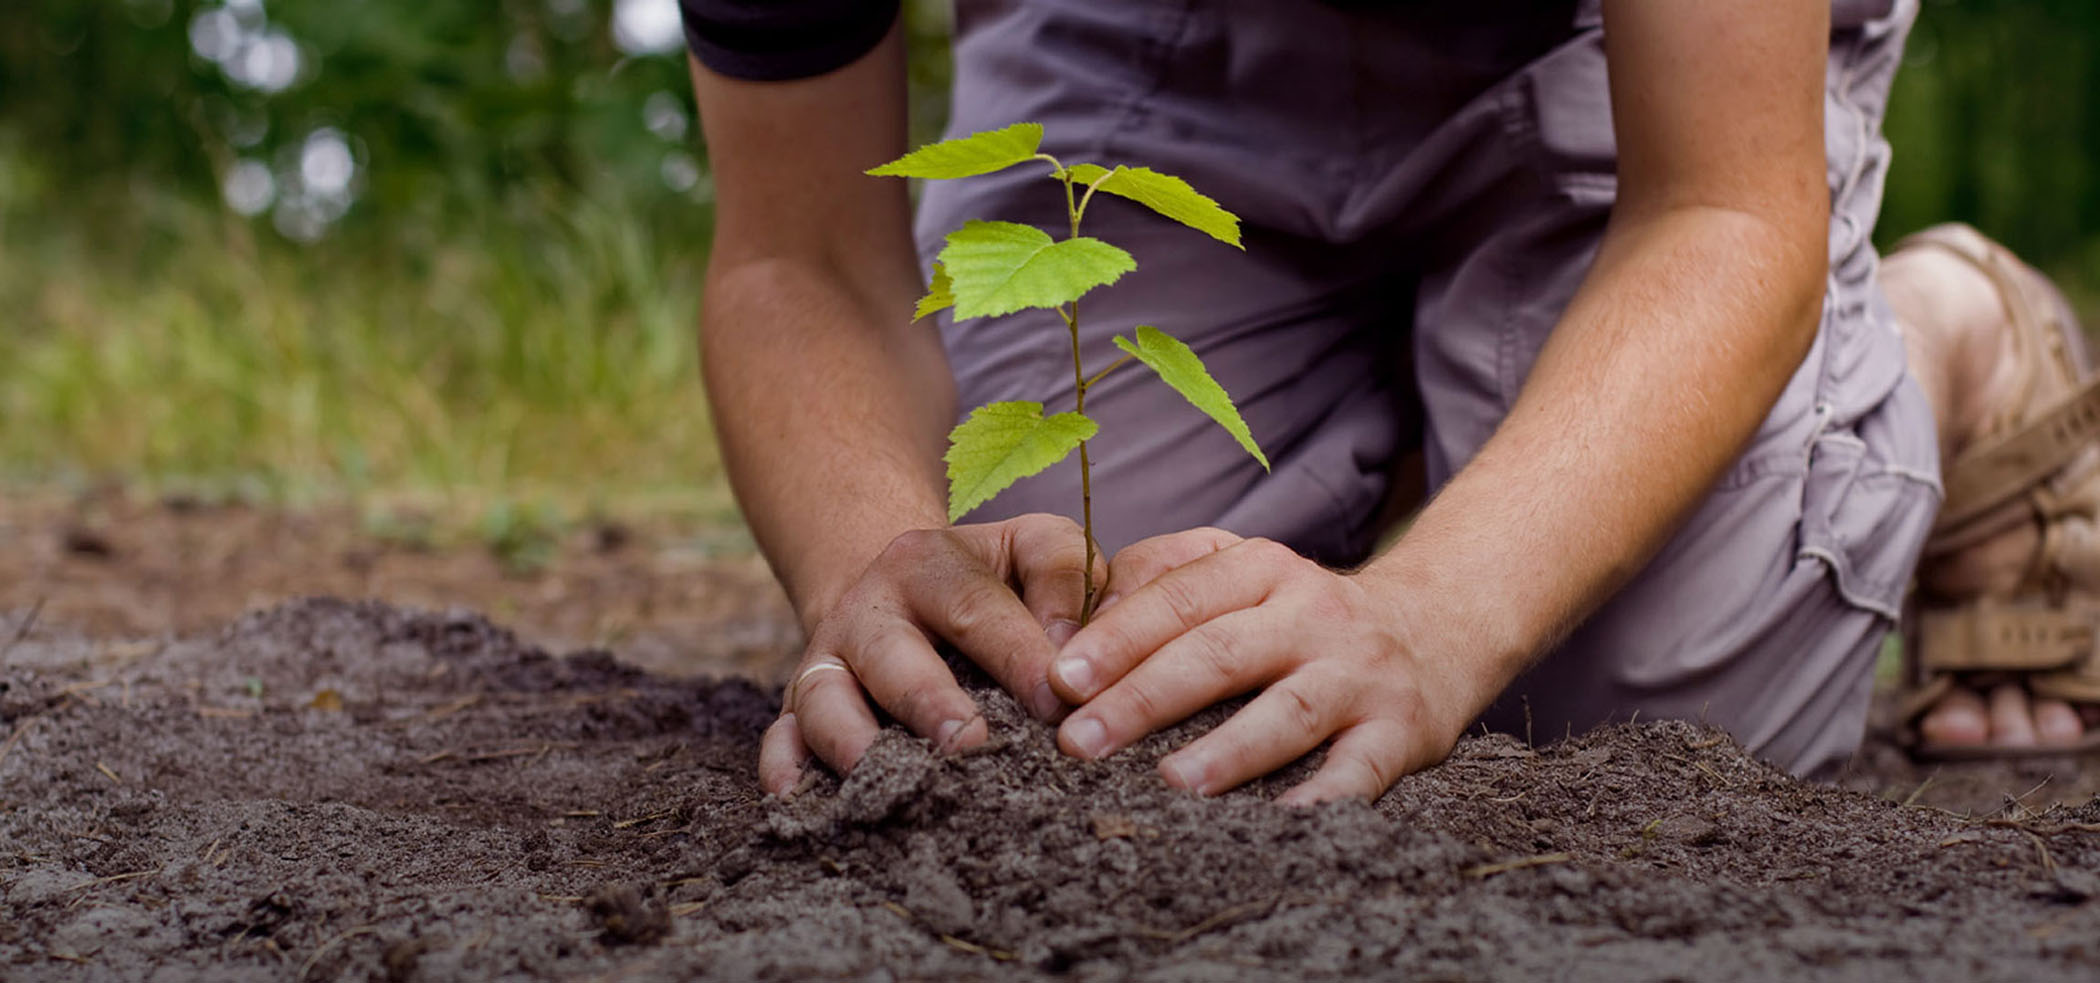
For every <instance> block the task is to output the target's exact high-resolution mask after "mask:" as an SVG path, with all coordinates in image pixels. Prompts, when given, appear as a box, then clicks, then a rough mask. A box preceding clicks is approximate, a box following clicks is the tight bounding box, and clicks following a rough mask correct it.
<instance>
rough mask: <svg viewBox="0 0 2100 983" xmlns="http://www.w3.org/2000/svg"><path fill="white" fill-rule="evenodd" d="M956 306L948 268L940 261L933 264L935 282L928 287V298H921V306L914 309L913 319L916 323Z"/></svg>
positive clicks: (912, 312)
mask: <svg viewBox="0 0 2100 983" xmlns="http://www.w3.org/2000/svg"><path fill="white" fill-rule="evenodd" d="M953 306H955V294H954V293H952V292H951V291H950V288H949V284H948V268H947V267H945V266H942V265H941V264H940V262H939V261H935V263H934V264H933V282H932V283H930V284H927V286H926V296H924V297H921V298H919V306H917V307H914V308H912V311H911V319H912V320H914V321H916V320H918V319H920V318H922V317H925V316H926V315H928V314H931V313H933V312H935V311H938V310H942V309H945V308H949V307H953Z"/></svg>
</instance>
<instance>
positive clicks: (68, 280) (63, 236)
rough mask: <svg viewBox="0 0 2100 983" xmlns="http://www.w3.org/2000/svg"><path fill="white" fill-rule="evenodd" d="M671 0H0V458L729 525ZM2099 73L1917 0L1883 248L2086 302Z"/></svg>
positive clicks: (1975, 8)
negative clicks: (2012, 275) (712, 410)
mask: <svg viewBox="0 0 2100 983" xmlns="http://www.w3.org/2000/svg"><path fill="white" fill-rule="evenodd" d="M668 3H669V0H510V2H506V3H503V4H486V3H476V2H473V0H361V2H360V3H358V4H350V5H345V4H317V3H313V2H310V0H276V2H274V3H272V4H270V5H268V6H265V3H264V0H232V2H222V0H15V2H12V3H9V4H6V5H0V482H5V483H6V484H8V485H10V486H13V487H17V488H36V489H57V490H70V489H80V488H85V487H89V486H103V485H108V484H112V483H119V484H122V485H124V486H125V487H127V488H130V489H133V490H137V491H140V492H142V493H146V494H160V493H169V492H175V493H182V494H185V495H189V496H195V497H204V498H212V497H219V496H238V497H240V498H244V499H248V500H254V501H262V502H284V503H291V504H303V503H317V502H340V501H346V500H347V501H349V502H352V503H355V504H359V505H373V506H382V507H383V506H391V505H392V504H394V503H401V502H409V503H414V504H416V505H417V506H418V507H421V508H427V509H435V510H438V511H441V512H448V513H454V514H459V515H462V516H465V517H469V518H471V517H475V516H480V515H483V514H487V513H489V512H491V510H496V511H500V510H505V509H510V508H512V507H514V506H516V505H517V504H518V503H530V504H531V505H532V506H533V507H534V508H538V509H543V510H549V511H551V512H554V513H557V514H582V513H586V512H592V513H601V514H602V513H614V514H621V513H635V512H646V513H650V514H658V515H661V514H666V513H670V514H679V515H686V514H690V515H693V516H696V517H699V518H703V519H725V520H726V519H728V518H730V517H731V516H733V510H732V507H731V504H730V502H729V498H728V495H727V493H726V491H725V490H724V484H723V480H722V475H721V469H720V464H719V461H718V459H717V457H716V454H715V451H714V448H713V443H712V439H711V437H710V433H709V427H708V419H707V410H706V404H705V399H704V396H703V394H702V393H701V391H700V388H699V382H698V378H699V377H698V366H697V356H696V352H695V344H694V338H693V331H692V325H693V323H694V319H695V313H696V310H697V306H698V303H699V281H700V271H701V268H702V264H703V262H704V258H705V257H704V250H705V243H706V241H707V235H708V223H709V208H708V206H709V202H710V192H709V186H708V182H707V175H706V162H705V154H704V151H703V150H702V148H700V147H699V146H698V141H697V137H696V133H695V130H696V127H694V126H693V125H692V119H691V106H690V95H689V93H688V92H687V91H686V87H685V82H684V76H683V62H682V57H681V55H680V54H679V53H678V51H677V49H676V41H675V35H665V34H664V31H665V30H666V28H665V27H664V24H663V22H662V17H663V12H664V10H665V9H666V7H665V6H664V5H665V4H668ZM650 18H654V20H651V19H650ZM910 18H911V19H910V23H911V26H912V32H913V40H914V51H915V60H914V81H915V89H914V92H915V95H914V100H915V101H914V109H915V114H916V117H917V119H916V128H917V129H918V130H919V132H920V134H921V135H922V136H923V135H926V134H929V133H931V132H933V131H934V130H935V129H936V128H937V127H938V124H939V122H940V116H941V113H942V106H943V91H944V88H943V87H944V85H945V80H946V61H945V57H946V52H945V47H944V43H943V41H942V34H943V31H944V29H945V23H946V13H945V10H944V9H943V7H942V5H940V4H938V3H933V2H919V3H914V4H913V6H912V8H911V12H910ZM637 24H639V25H642V27H636V26H635V25H637ZM644 28H646V29H647V30H651V31H654V32H655V35H654V36H653V37H652V38H643V39H641V40H639V41H638V40H637V39H636V37H635V36H634V35H635V32H636V31H638V30H643V29H644ZM670 30H672V31H675V23H674V24H673V25H672V26H671V28H670ZM666 36H670V37H672V38H673V40H672V41H671V42H670V43H669V44H668V45H667V44H666V43H665V41H664V38H665V37H666ZM645 42H646V43H645ZM286 52H290V53H291V54H286ZM287 58H289V59H291V61H292V62H293V63H295V64H293V67H290V68H287V67H286V65H287V63H286V59H287ZM2096 65H2100V10H2096V9H2095V8H2094V7H2092V6H2091V5H2088V4H2082V3H2073V2H2069V0H2043V2H2015V0H1961V2H1952V3H1950V2H1931V3H1928V4H1927V7H1926V12H1925V16H1924V21H1923V22H1922V24H1921V26H1920V28H1919V32H1918V35H1917V37H1916V40H1915V42H1914V44H1913V47H1912V52H1911V56H1910V58H1909V63H1908V64H1907V65H1906V67H1905V69H1904V72H1903V75H1902V77H1901V80H1900V82H1899V85H1898V92H1897V94H1896V98H1895V108H1894V110H1893V112H1892V116H1891V119H1890V122H1889V133H1890V135H1891V138H1892V140H1893V141H1894V142H1895V144H1896V147H1897V159H1896V165H1895V170H1894V173H1893V174H1892V175H1891V178H1890V183H1889V196H1888V208H1887V211H1886V213H1885V217H1884V220H1883V223H1882V236H1881V238H1882V240H1883V241H1884V242H1886V241H1889V240H1891V239H1892V238H1893V237H1894V236H1896V235H1898V234H1900V233H1902V232H1905V231H1908V230H1911V229H1914V228H1917V227H1920V226H1922V225H1926V224H1931V223H1932V222H1936V221H1942V220H1946V219H1952V218H1960V219H1966V220H1968V221H1972V222H1975V223H1976V224H1978V225H1979V226H1982V227H1983V228H1985V229H1986V230H1987V231H1990V232H1992V233H1993V234H1995V235H1998V236H2000V237H2001V238H2004V239H2006V240H2007V241H2008V242H2010V243H2011V244H2013V245H2014V246H2015V247H2016V248H2017V249H2019V250H2021V251H2022V252H2023V253H2024V254H2026V255H2028V256H2030V257H2031V258H2033V259H2034V260H2035V261H2036V262H2037V263H2038V265H2040V266H2042V267H2043V268H2044V269H2046V270H2048V271H2050V272H2051V273H2053V274H2054V275H2056V276H2057V277H2058V278H2059V279H2060V280H2062V281H2063V282H2064V283H2065V284H2066V286H2067V288H2068V289H2069V290H2070V292H2071V293H2072V294H2073V295H2074V297H2076V298H2077V299H2078V300H2079V302H2080V303H2081V304H2082V305H2084V307H2085V309H2086V310H2087V311H2088V312H2093V313H2100V167H2096V165H2095V163H2094V162H2095V161H2100V68H2096V67H2095V66H2096Z"/></svg>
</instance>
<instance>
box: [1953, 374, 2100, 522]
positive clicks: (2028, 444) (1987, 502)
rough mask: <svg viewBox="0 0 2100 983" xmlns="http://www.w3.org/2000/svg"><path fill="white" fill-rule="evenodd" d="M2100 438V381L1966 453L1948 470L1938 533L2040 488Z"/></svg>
mask: <svg viewBox="0 0 2100 983" xmlns="http://www.w3.org/2000/svg"><path fill="white" fill-rule="evenodd" d="M2096 439H2100V378H2096V379H2095V380H2093V381H2092V382H2088V383H2086V385H2085V387H2084V388H2082V389H2080V390H2079V391H2078V392H2077V393H2076V394H2074V395H2073V396H2071V398H2069V399H2066V400H2064V401H2063V402H2061V403H2058V404H2056V405H2055V406H2052V407H2050V408H2049V409H2048V411H2046V412H2044V413H2042V414H2041V415H2040V416H2038V417H2036V418H2035V419H2033V420H2031V421H2029V422H2028V423H2027V425H2026V426H2023V427H2020V428H2018V429H2016V430H2012V431H2010V432H2007V433H2003V434H2000V435H1998V436H1997V437H1995V438H1993V439H1991V440H1988V441H1985V442H1983V443H1982V444H1979V445H1977V446H1976V447H1974V448H1972V449H1970V450H1968V451H1966V452H1964V453H1963V454H1962V455H1961V456H1960V457H1958V458H1956V459H1955V461H1954V464H1953V465H1952V466H1951V467H1949V468H1947V474H1946V486H1947V498H1946V502H1945V504H1943V505H1941V506H1940V517H1939V520H1938V522H1937V523H1936V526H1937V529H1938V530H1939V531H1945V530H1949V529H1955V528H1959V527H1960V526H1962V525H1963V524H1964V523H1968V522H1972V521H1974V520H1975V519H1977V518H1978V517H1979V516H1982V515H1983V514H1984V513H1986V512H1989V511H1991V510H1992V509H1995V508H1997V507H1998V506H2000V505H2003V504H2005V503H2006V502H2009V501H2011V500H2012V499H2013V498H2014V497H2016V496H2018V495H2020V494H2021V493H2023V492H2025V491H2027V490H2028V489H2031V488H2033V487H2035V486H2036V485H2039V484H2041V483H2042V482H2043V481H2044V480H2046V479H2047V478H2048V477H2049V476H2050V475H2051V474H2053V473H2055V472H2056V470H2057V469H2059V468H2061V467H2063V466H2064V464H2065V463H2066V462H2068V461H2070V460H2071V458H2073V457H2075V456H2076V455H2077V454H2078V452H2079V451H2082V450H2084V449H2086V448H2088V447H2091V446H2093V442H2094V441H2095V440H2096Z"/></svg>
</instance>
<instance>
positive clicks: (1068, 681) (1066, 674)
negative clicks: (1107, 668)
mask: <svg viewBox="0 0 2100 983" xmlns="http://www.w3.org/2000/svg"><path fill="white" fill-rule="evenodd" d="M1050 671H1051V672H1054V673H1057V681H1058V682H1061V683H1063V684H1065V688H1066V689H1068V690H1071V691H1072V692H1074V693H1077V694H1079V695H1080V697H1081V698H1082V699H1085V698H1091V697H1092V696H1093V695H1094V667H1093V666H1092V665H1089V664H1088V663H1087V661H1086V660H1085V659H1079V658H1071V659H1059V660H1057V664H1056V665H1054V666H1051V667H1050Z"/></svg>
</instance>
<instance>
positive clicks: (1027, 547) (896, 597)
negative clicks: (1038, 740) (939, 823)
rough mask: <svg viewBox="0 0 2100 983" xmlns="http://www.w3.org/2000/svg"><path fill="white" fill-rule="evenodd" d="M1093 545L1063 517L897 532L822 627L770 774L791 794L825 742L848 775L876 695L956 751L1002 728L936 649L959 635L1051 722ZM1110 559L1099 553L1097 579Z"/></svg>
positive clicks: (970, 653)
mask: <svg viewBox="0 0 2100 983" xmlns="http://www.w3.org/2000/svg"><path fill="white" fill-rule="evenodd" d="M1085 557H1086V544H1085V540H1084V538H1083V536H1082V533H1081V531H1080V528H1079V525H1078V524H1077V523H1075V522H1073V521H1072V520H1070V519H1067V518H1064V517H1062V516H1055V515H1043V514H1037V515H1024V516H1019V517H1016V518H1012V519H1007V520H1005V521H1003V522H992V523H985V524H981V525H965V526H955V527H953V528H948V529H921V530H914V531H912V532H907V533H905V534H903V535H901V536H898V537H897V538H896V539H894V540H892V541H891V542H890V545H889V547H888V548H887V549H884V550H883V551H882V554H881V555H880V556H877V557H876V558H875V562H873V563H871V564H869V565H868V568H867V570H866V571H865V572H863V573H862V574H861V576H860V579H859V580H858V581H856V582H855V583H854V585H853V586H852V587H851V588H849V589H848V590H847V591H846V593H845V594H844V595H842V596H841V597H840V598H839V600H838V602H837V603H836V604H834V605H832V607H831V609H830V610H829V611H828V612H826V613H825V615H824V617H823V620H822V621H820V622H819V623H818V624H817V627H816V629H815V630H814V631H812V632H811V633H810V640H809V647H808V648H807V649H805V650H804V651H803V653H802V661H801V662H800V663H799V664H798V665H796V667H795V674H794V676H793V677H792V678H793V682H791V683H789V685H788V689H787V694H786V697H785V699H784V701H783V705H782V707H781V711H780V719H778V720H776V721H774V722H773V725H772V726H771V727H768V728H767V729H766V735H765V739H764V741H763V742H761V744H760V745H759V752H758V779H759V784H760V785H761V786H763V787H764V788H765V790H766V792H767V793H769V794H772V795H777V796H783V797H784V796H787V795H790V794H792V793H793V792H794V790H795V788H796V786H797V785H798V784H799V783H800V781H801V779H802V772H803V769H804V768H805V767H806V766H807V765H808V763H809V759H810V757H811V755H812V754H814V755H815V756H816V757H818V758H821V759H823V761H824V763H825V764H827V765H830V766H831V768H832V769H833V770H834V771H836V772H838V773H839V774H841V775H843V774H845V773H847V772H849V771H851V770H852V769H853V766H854V764H855V763H857V762H859V761H860V757H861V755H862V754H864V753H866V751H867V750H868V746H869V745H871V744H873V743H874V742H875V737H876V735H877V734H878V733H879V732H880V727H879V726H878V725H877V724H876V722H875V715H874V713H873V712H872V711H871V710H870V708H869V706H868V700H869V699H870V698H872V699H873V700H874V701H875V703H876V704H877V705H879V706H881V707H882V708H883V709H884V710H886V711H888V712H889V714H890V715H891V716H893V717H895V718H896V719H897V720H898V721H899V722H900V723H902V724H903V725H904V726H905V727H907V728H909V729H910V730H911V732H912V733H914V734H917V735H919V736H921V737H925V738H928V739H931V740H932V741H934V743H935V744H936V745H937V746H938V747H939V748H940V749H941V750H942V751H944V752H946V751H955V750H960V749H963V748H969V747H975V746H977V745H979V744H982V743H984V741H985V739H986V738H987V737H989V736H990V734H989V728H988V727H987V725H986V724H985V720H984V714H983V713H982V712H981V711H979V710H978V708H977V705H976V704H975V703H974V702H972V701H971V700H970V697H969V695H968V694H966V693H964V692H963V689H962V686H961V685H959V684H958V683H957V682H956V680H955V676H954V674H953V673H951V672H949V671H948V667H947V665H946V664H945V663H943V662H942V661H941V657H940V655H939V654H938V653H936V652H935V651H934V645H935V643H936V642H946V643H948V644H949V645H952V646H953V647H955V648H956V649H957V650H958V651H960V652H961V653H962V654H963V655H964V656H965V657H967V658H968V659H970V661H972V662H975V663H976V664H977V665H978V666H980V667H982V668H983V669H984V670H985V672H987V673H989V674H990V675H991V676H992V678H993V679H995V680H997V681H998V683H999V685H1000V686H1002V687H1004V688H1005V689H1006V690H1007V692H1010V693H1012V694H1014V696H1015V698H1016V699H1018V700H1019V701H1020V703H1021V705H1022V706H1023V707H1026V708H1027V709H1028V711H1029V712H1030V713H1032V714H1034V715H1035V716H1036V717H1037V718H1039V719H1042V720H1046V721H1047V720H1053V719H1055V718H1057V717H1058V716H1060V715H1062V713H1063V712H1064V710H1065V704H1064V702H1063V701H1062V700H1060V699H1058V697H1057V694H1056V693H1054V692H1053V691H1052V690H1051V688H1050V676H1049V673H1050V662H1051V659H1052V658H1054V657H1055V656H1056V654H1057V649H1058V648H1059V647H1061V646H1062V645H1063V644H1064V642H1065V640H1066V639H1069V638H1071V637H1072V635H1073V634H1074V633H1076V632H1077V631H1078V629H1079V623H1078V622H1079V607H1080V595H1081V592H1082V587H1081V584H1082V570H1083V568H1084V565H1085V563H1086V559H1085ZM1106 576H1107V564H1106V562H1105V561H1104V560H1103V559H1102V558H1101V557H1099V556H1098V555H1097V556H1096V557H1095V570H1094V577H1095V583H1096V584H1099V583H1101V582H1102V581H1103V580H1104V579H1105V578H1106Z"/></svg>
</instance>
